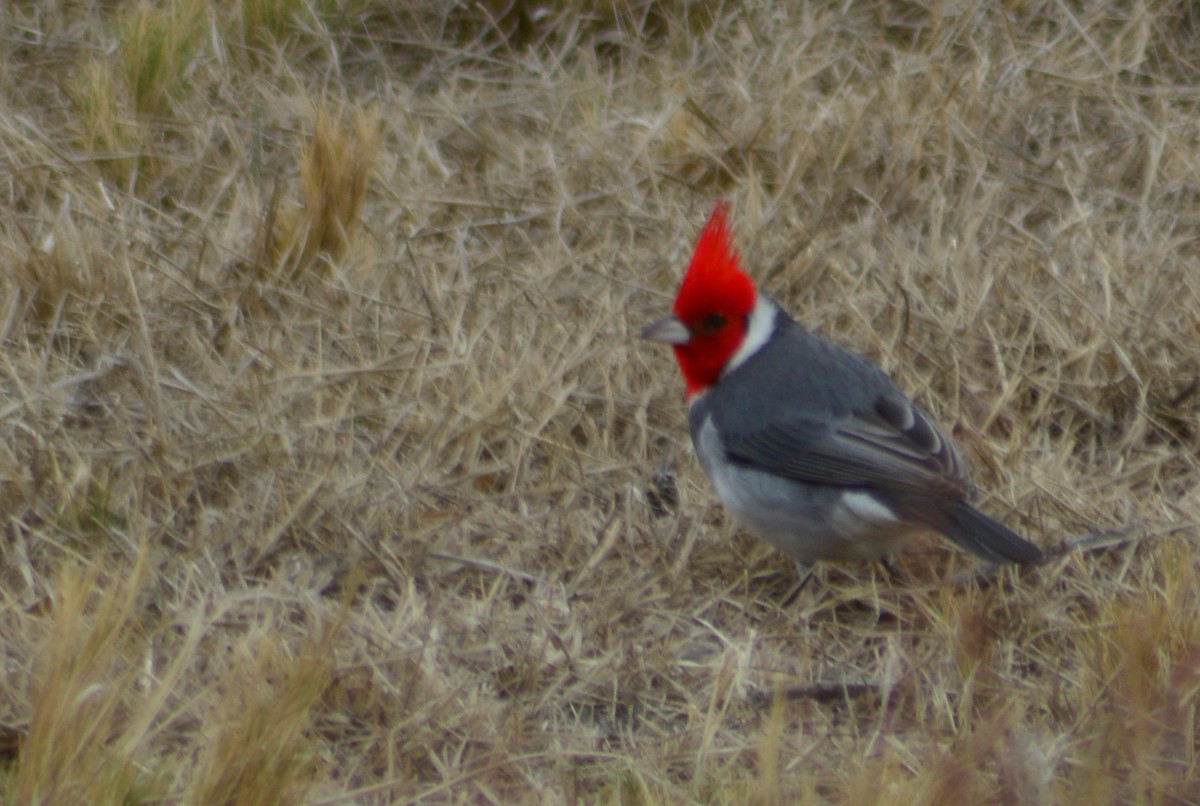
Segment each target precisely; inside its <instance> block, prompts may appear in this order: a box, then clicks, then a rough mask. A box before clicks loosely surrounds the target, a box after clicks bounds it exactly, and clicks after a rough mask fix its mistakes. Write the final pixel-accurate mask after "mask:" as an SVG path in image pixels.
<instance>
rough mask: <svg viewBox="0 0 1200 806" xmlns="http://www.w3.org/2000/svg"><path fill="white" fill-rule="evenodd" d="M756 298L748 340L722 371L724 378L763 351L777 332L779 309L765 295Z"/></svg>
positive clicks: (751, 314) (747, 335)
mask: <svg viewBox="0 0 1200 806" xmlns="http://www.w3.org/2000/svg"><path fill="white" fill-rule="evenodd" d="M756 297H757V299H756V301H755V303H754V310H753V311H751V312H750V323H749V325H748V326H747V328H746V338H744V339H743V340H742V346H741V347H738V348H737V352H736V353H734V354H733V357H732V358H730V359H729V363H728V364H726V365H725V369H723V370H721V375H722V376H725V375H728V374H729V373H731V372H733V371H734V370H735V369H737V368H738V367H740V366H741V365H742V363H743V362H744V361H745V360H746V359H747V358H749V357H750V356H752V355H754V354H755V353H757V352H758V351H759V350H760V349H762V346H763V345H764V344H766V343H767V339H769V338H771V334H772V333H774V332H775V315H776V314H777V313H778V312H779V308H778V307H776V305H775V303H774V302H772V301H771V300H770V298H768V297H766V296H764V295H763V294H757V295H756Z"/></svg>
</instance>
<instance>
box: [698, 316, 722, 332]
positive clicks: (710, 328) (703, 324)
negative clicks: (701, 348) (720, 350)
mask: <svg viewBox="0 0 1200 806" xmlns="http://www.w3.org/2000/svg"><path fill="white" fill-rule="evenodd" d="M723 327H725V317H724V316H722V315H721V314H719V313H710V314H709V315H708V316H706V317H704V319H702V320H701V321H700V332H702V333H716V332H717V331H718V330H720V329H721V328H723Z"/></svg>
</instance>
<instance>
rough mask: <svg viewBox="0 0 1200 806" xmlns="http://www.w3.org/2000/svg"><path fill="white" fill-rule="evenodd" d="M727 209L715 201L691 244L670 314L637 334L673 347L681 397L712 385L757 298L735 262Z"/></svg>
mask: <svg viewBox="0 0 1200 806" xmlns="http://www.w3.org/2000/svg"><path fill="white" fill-rule="evenodd" d="M728 214H729V205H728V204H727V203H726V202H724V201H721V202H717V206H716V208H715V209H714V210H713V211H712V215H711V216H709V219H708V223H707V224H705V225H704V230H703V231H702V232H701V233H700V239H699V240H698V241H697V242H696V251H695V253H694V254H693V255H692V262H691V265H689V266H688V270H687V274H685V275H684V277H683V283H682V285H680V286H679V294H678V295H677V296H676V297H675V306H674V311H675V315H674V316H668V317H666V318H665V319H660V320H659V321H657V322H655V323H654V324H652V325H650V326H649V327H647V328H646V329H645V330H644V331H642V336H643V337H644V338H648V339H654V340H656V341H662V342H666V343H668V344H670V345H672V346H673V347H674V348H675V358H676V359H677V360H678V361H679V369H680V371H682V372H683V379H684V381H685V382H686V383H687V395H688V397H692V396H693V395H696V394H699V393H700V392H703V391H704V390H705V389H707V388H708V387H710V386H712V385H713V384H714V383H716V382H717V379H718V378H720V376H721V370H722V369H724V367H725V365H726V364H727V363H728V362H729V359H730V358H732V357H733V355H734V353H736V352H737V350H738V347H740V346H741V344H742V340H743V339H744V338H745V336H746V330H747V327H748V325H749V319H750V314H751V313H752V312H753V310H754V305H755V302H756V300H757V294H756V292H755V290H754V283H753V282H752V281H751V280H750V278H749V277H748V276H747V275H746V273H745V272H743V271H742V269H741V266H740V265H739V264H738V254H737V252H736V251H734V248H733V241H732V238H731V237H730V233H729V223H728Z"/></svg>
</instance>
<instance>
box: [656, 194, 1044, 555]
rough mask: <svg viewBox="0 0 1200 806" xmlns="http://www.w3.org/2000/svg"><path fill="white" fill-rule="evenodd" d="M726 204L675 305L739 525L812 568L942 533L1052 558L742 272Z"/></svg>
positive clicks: (932, 434)
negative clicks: (997, 513) (992, 512)
mask: <svg viewBox="0 0 1200 806" xmlns="http://www.w3.org/2000/svg"><path fill="white" fill-rule="evenodd" d="M727 217H728V205H727V204H726V203H724V202H719V203H718V204H717V207H716V209H715V210H713V213H712V216H711V217H710V218H709V220H708V223H707V224H706V225H705V227H704V230H703V231H702V232H701V233H700V238H699V240H698V241H697V243H696V251H695V254H694V255H693V256H692V262H691V265H690V266H689V267H688V270H687V274H686V275H685V276H684V278H683V283H682V285H680V287H679V294H678V296H676V298H675V305H674V308H673V310H674V313H673V314H671V315H669V316H665V317H663V318H662V319H659V320H658V321H657V322H654V323H653V324H651V325H649V326H648V327H646V328H645V329H644V330H643V331H642V337H643V338H646V339H650V340H652V341H658V342H663V343H665V344H670V345H671V346H672V347H673V348H674V349H675V357H676V359H677V360H678V361H679V368H680V370H681V371H682V373H683V379H684V381H685V383H686V384H687V400H688V405H689V413H688V420H689V423H690V425H691V432H692V443H693V444H694V445H695V447H696V453H697V454H698V455H699V457H700V464H701V465H702V466H703V467H704V471H705V473H707V474H708V477H709V479H711V480H712V484H713V486H714V487H715V488H716V491H717V495H718V496H719V497H720V499H721V501H722V502H724V504H725V506H726V507H727V508H728V509H729V511H730V512H731V513H732V514H733V517H734V519H735V520H736V521H738V522H739V523H740V524H742V525H743V526H744V527H746V529H748V530H749V531H750V532H751V533H753V534H754V535H756V536H758V537H760V538H762V539H763V540H766V541H767V542H768V543H770V544H772V545H773V546H776V547H777V548H779V549H782V550H783V551H785V552H787V553H788V554H790V555H791V556H792V557H793V558H794V559H795V560H796V561H797V563H799V564H800V565H801V566H802V567H804V568H805V569H807V568H808V567H810V566H811V565H812V563H813V562H815V561H817V560H879V559H886V558H887V557H889V556H890V555H891V554H892V553H894V552H895V551H896V550H897V549H899V548H900V546H901V545H902V544H903V543H904V542H905V540H906V539H907V538H908V537H910V536H912V535H913V534H914V533H916V532H921V531H935V532H940V533H942V534H944V535H945V536H946V537H949V538H950V539H951V540H953V541H954V542H955V543H957V544H958V545H959V546H961V547H962V548H964V549H966V550H968V551H970V552H972V553H974V554H977V555H978V556H980V557H982V558H983V559H984V560H988V561H992V562H999V561H1012V562H1018V563H1036V562H1039V561H1041V559H1042V552H1041V550H1040V549H1038V547H1037V546H1035V545H1033V544H1032V543H1030V542H1029V541H1027V540H1025V539H1024V538H1022V537H1020V536H1019V535H1017V534H1016V533H1015V532H1013V531H1012V530H1011V529H1009V528H1008V527H1006V526H1004V525H1002V524H1000V523H997V522H996V521H994V520H992V519H991V518H989V517H988V516H987V515H984V514H983V513H982V512H980V511H979V510H977V509H975V507H973V506H972V505H971V504H970V503H969V498H970V497H971V496H972V494H973V488H972V486H971V482H970V479H969V478H968V475H967V471H966V469H965V467H964V466H963V462H962V460H961V459H960V458H959V456H958V452H957V450H956V449H955V447H954V444H953V443H952V442H951V441H950V439H949V438H947V436H946V434H945V433H943V432H942V430H941V429H940V428H938V426H937V425H936V424H935V423H934V422H933V421H932V420H931V419H930V418H929V416H928V415H927V414H925V412H923V411H921V410H920V409H919V408H917V406H916V405H915V404H914V403H913V402H912V401H911V400H909V399H908V397H906V396H905V395H904V393H902V392H901V391H900V389H899V388H898V387H897V386H896V384H895V383H893V382H892V380H891V379H890V378H889V377H888V376H887V375H885V374H884V373H883V371H882V370H881V369H879V368H878V367H876V366H874V365H873V364H871V363H870V362H868V361H867V360H866V359H864V358H862V357H861V356H859V355H856V354H855V353H852V352H850V351H849V350H846V349H844V348H842V347H838V346H836V345H834V344H830V343H829V342H827V341H825V340H824V339H821V338H818V337H817V336H814V335H813V334H811V333H809V332H808V331H807V330H805V329H804V328H803V327H801V326H800V325H798V324H797V323H796V322H795V321H794V320H793V319H792V318H791V317H790V316H789V315H788V314H787V313H786V312H785V311H784V310H783V309H782V308H780V307H779V305H777V304H776V303H775V302H774V301H773V300H772V299H771V298H770V297H768V296H766V295H765V294H762V293H760V292H758V291H757V290H756V289H755V287H754V283H753V282H752V281H751V280H750V278H749V277H748V276H747V275H746V274H745V272H743V271H742V269H741V266H740V265H739V261H738V254H737V252H736V251H734V248H733V244H732V241H731V238H730V233H729V225H728V221H727Z"/></svg>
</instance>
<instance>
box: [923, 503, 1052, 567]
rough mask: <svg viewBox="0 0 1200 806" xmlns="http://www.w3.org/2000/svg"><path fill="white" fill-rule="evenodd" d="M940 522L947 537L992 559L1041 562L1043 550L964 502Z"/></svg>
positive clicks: (954, 507)
mask: <svg viewBox="0 0 1200 806" xmlns="http://www.w3.org/2000/svg"><path fill="white" fill-rule="evenodd" d="M944 514H945V516H946V520H945V522H943V523H942V524H940V525H941V527H942V529H943V530H944V532H945V534H946V536H947V537H949V538H950V539H951V540H953V541H954V542H955V543H957V544H958V545H959V546H961V547H962V548H964V549H966V550H967V551H969V552H971V553H972V554H975V555H978V556H979V557H982V558H983V559H985V560H989V561H991V562H1014V563H1040V562H1042V560H1043V559H1045V555H1043V554H1042V550H1041V549H1039V548H1038V547H1037V546H1035V545H1033V544H1032V543H1030V542H1029V541H1028V540H1026V539H1025V538H1023V537H1021V536H1020V535H1018V534H1017V533H1016V532H1014V531H1013V530H1012V529H1009V528H1008V527H1007V526H1005V525H1004V524H1002V523H1000V522H998V521H994V520H992V519H991V518H989V517H988V516H987V515H984V514H983V513H982V512H980V511H979V510H977V509H975V507H973V506H971V505H970V504H968V503H967V502H965V501H958V502H955V503H954V504H953V505H951V506H950V507H949V508H948V509H947V510H946V511H945V513H944Z"/></svg>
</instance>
